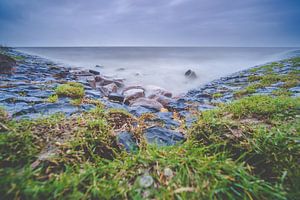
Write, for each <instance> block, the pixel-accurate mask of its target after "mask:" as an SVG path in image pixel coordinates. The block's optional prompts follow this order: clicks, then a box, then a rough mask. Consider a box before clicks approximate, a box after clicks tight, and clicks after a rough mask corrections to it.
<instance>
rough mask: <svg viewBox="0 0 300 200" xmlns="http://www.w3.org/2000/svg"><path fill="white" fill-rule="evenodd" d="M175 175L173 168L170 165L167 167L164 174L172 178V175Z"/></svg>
mask: <svg viewBox="0 0 300 200" xmlns="http://www.w3.org/2000/svg"><path fill="white" fill-rule="evenodd" d="M173 175H174V173H173V171H172V169H170V168H169V167H166V168H165V169H164V176H165V177H167V178H172V176H173Z"/></svg>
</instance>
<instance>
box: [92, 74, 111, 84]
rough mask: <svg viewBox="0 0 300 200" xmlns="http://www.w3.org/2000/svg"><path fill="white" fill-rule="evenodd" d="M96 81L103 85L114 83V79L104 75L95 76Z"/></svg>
mask: <svg viewBox="0 0 300 200" xmlns="http://www.w3.org/2000/svg"><path fill="white" fill-rule="evenodd" d="M95 81H96V82H97V85H100V86H103V85H107V84H110V83H113V82H114V81H113V80H112V79H109V78H106V77H104V76H100V75H98V76H95Z"/></svg>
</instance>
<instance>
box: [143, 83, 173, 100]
mask: <svg viewBox="0 0 300 200" xmlns="http://www.w3.org/2000/svg"><path fill="white" fill-rule="evenodd" d="M146 91H147V94H148V95H149V96H152V95H162V96H165V97H169V98H171V97H172V93H171V92H169V91H167V90H166V89H164V88H161V87H157V86H153V85H150V86H146Z"/></svg>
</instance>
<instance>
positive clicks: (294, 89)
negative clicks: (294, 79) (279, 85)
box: [289, 86, 300, 93]
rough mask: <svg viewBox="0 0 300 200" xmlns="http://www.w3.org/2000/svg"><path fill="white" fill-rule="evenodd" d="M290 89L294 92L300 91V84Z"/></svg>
mask: <svg viewBox="0 0 300 200" xmlns="http://www.w3.org/2000/svg"><path fill="white" fill-rule="evenodd" d="M289 91H291V92H293V93H300V86H297V87H292V88H290V89H289Z"/></svg>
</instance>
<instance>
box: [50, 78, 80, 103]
mask: <svg viewBox="0 0 300 200" xmlns="http://www.w3.org/2000/svg"><path fill="white" fill-rule="evenodd" d="M55 92H56V94H57V95H58V96H59V97H70V98H76V99H78V98H83V97H84V94H85V92H84V87H83V85H82V84H80V83H76V82H69V83H66V84H62V85H59V86H58V87H57V88H56V89H55Z"/></svg>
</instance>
